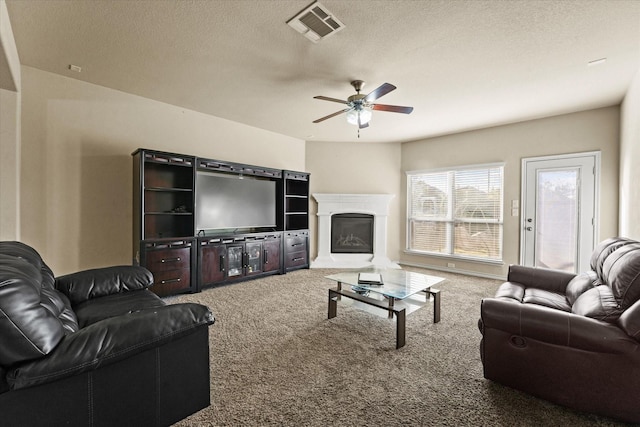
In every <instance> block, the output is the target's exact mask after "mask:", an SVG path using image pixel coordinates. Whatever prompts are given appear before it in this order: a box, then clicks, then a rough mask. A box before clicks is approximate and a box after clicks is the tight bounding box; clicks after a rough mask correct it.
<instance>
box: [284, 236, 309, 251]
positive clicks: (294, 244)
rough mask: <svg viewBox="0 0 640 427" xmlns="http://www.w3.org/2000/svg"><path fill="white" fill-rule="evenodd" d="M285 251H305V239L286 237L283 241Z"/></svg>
mask: <svg viewBox="0 0 640 427" xmlns="http://www.w3.org/2000/svg"><path fill="white" fill-rule="evenodd" d="M285 249H286V251H287V252H296V251H300V250H305V251H306V249H307V238H306V237H288V238H287V239H286V240H285Z"/></svg>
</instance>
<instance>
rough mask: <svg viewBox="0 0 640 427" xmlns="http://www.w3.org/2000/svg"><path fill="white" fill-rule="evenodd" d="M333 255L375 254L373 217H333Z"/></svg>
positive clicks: (365, 215) (344, 215)
mask: <svg viewBox="0 0 640 427" xmlns="http://www.w3.org/2000/svg"><path fill="white" fill-rule="evenodd" d="M331 253H334V254H373V215H369V214H357V213H343V214H334V215H331Z"/></svg>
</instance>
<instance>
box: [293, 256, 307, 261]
mask: <svg viewBox="0 0 640 427" xmlns="http://www.w3.org/2000/svg"><path fill="white" fill-rule="evenodd" d="M303 259H304V257H299V258H294V259H292V260H291V261H300V260H303Z"/></svg>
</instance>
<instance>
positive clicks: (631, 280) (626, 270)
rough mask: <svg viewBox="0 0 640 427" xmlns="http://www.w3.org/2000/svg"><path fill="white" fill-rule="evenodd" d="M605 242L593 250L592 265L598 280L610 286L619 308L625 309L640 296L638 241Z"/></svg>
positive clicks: (610, 240) (617, 240) (639, 252)
mask: <svg viewBox="0 0 640 427" xmlns="http://www.w3.org/2000/svg"><path fill="white" fill-rule="evenodd" d="M605 242H608V243H605ZM605 242H603V243H601V244H600V245H598V248H596V251H594V254H593V257H592V258H591V261H592V267H595V268H594V270H595V271H596V273H597V274H598V277H599V279H600V281H601V282H602V283H603V284H605V285H607V286H609V287H610V288H611V291H612V292H613V296H614V298H615V299H616V301H617V302H618V304H619V305H620V308H621V309H622V310H626V309H627V308H629V307H631V306H632V305H633V304H634V303H635V302H636V301H638V300H639V299H640V242H637V241H634V240H630V239H624V238H615V239H609V240H608V241H605ZM596 252H599V254H596Z"/></svg>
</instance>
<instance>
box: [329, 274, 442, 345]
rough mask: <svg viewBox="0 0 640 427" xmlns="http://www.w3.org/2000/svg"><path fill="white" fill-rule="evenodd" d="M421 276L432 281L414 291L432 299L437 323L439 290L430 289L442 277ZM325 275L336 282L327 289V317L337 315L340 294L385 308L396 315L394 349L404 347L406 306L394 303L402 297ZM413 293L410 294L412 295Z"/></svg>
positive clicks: (380, 289) (434, 317)
mask: <svg viewBox="0 0 640 427" xmlns="http://www.w3.org/2000/svg"><path fill="white" fill-rule="evenodd" d="M411 274H414V275H415V274H419V273H411ZM423 276H425V277H428V278H429V279H433V281H434V283H433V284H428V285H426V286H425V288H424V289H420V290H419V291H418V292H415V293H420V292H424V293H425V294H426V298H427V302H428V301H429V300H430V299H433V323H438V322H440V290H439V289H432V286H434V285H436V284H438V283H441V282H443V281H444V279H442V278H439V277H434V276H426V275H423ZM326 277H327V278H328V279H330V280H334V281H336V282H337V283H338V286H337V288H335V289H329V309H328V318H329V319H332V318H334V317H336V316H337V312H338V301H339V300H340V297H342V296H344V297H347V298H350V299H353V300H356V301H359V302H361V303H364V304H367V305H371V306H374V307H377V308H380V309H382V310H386V311H388V313H389V318H393V315H394V314H395V316H396V349H399V348H402V347H404V345H405V344H406V317H407V309H406V307H397V306H396V304H395V302H396V301H402V300H403V299H404V298H395V297H392V296H389V295H387V294H386V293H385V292H384V289H383V288H382V287H380V288H378V289H376V287H374V286H363V285H359V284H357V282H356V283H355V284H354V283H353V280H351V281H348V282H347V281H345V280H344V279H342V278H340V274H337V275H332V276H326ZM343 283H344V284H345V285H348V286H358V287H362V288H363V289H366V290H368V291H370V292H374V293H377V294H378V295H384V296H385V298H384V300H380V299H375V298H371V297H369V296H367V295H361V294H358V293H357V292H354V291H350V290H346V289H343V288H342V285H343ZM415 293H413V294H411V295H414V294H415ZM411 295H407V296H411Z"/></svg>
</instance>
